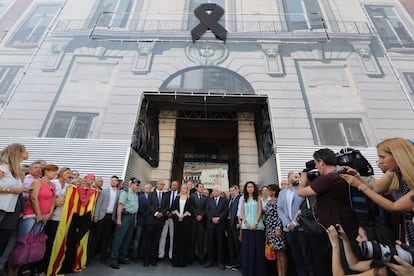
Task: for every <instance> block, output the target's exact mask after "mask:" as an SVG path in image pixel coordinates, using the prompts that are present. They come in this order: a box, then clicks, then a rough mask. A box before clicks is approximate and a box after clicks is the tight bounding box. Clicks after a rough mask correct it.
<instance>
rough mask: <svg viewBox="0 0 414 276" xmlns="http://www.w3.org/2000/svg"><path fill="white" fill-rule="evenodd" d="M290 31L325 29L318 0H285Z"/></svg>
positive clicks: (284, 4)
mask: <svg viewBox="0 0 414 276" xmlns="http://www.w3.org/2000/svg"><path fill="white" fill-rule="evenodd" d="M283 6H284V10H285V14H286V16H285V18H286V21H287V25H288V30H289V31H294V30H313V29H324V26H323V24H322V12H321V8H320V6H319V3H318V0H283Z"/></svg>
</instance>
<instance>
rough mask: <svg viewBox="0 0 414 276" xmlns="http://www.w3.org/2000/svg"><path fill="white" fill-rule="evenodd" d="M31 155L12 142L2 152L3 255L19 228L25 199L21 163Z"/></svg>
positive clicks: (0, 207) (0, 225)
mask: <svg viewBox="0 0 414 276" xmlns="http://www.w3.org/2000/svg"><path fill="white" fill-rule="evenodd" d="M28 157H29V153H28V152H27V151H26V148H25V146H23V145H22V144H11V145H8V146H7V147H5V148H4V149H3V151H2V152H1V154H0V256H1V255H3V253H4V249H5V248H6V246H7V244H8V242H9V239H10V236H11V234H12V232H13V231H14V230H15V229H16V228H17V223H18V221H19V217H20V214H21V212H22V210H23V205H24V199H23V197H22V195H21V193H22V192H27V191H29V189H27V188H23V184H22V169H21V165H20V163H21V162H22V161H23V160H26V159H27V158H28Z"/></svg>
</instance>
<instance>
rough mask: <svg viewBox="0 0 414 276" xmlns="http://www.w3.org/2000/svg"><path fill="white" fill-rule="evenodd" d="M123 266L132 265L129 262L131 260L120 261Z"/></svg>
mask: <svg viewBox="0 0 414 276" xmlns="http://www.w3.org/2000/svg"><path fill="white" fill-rule="evenodd" d="M119 262H120V263H121V264H130V263H131V262H130V261H129V259H123V260H120V261H119Z"/></svg>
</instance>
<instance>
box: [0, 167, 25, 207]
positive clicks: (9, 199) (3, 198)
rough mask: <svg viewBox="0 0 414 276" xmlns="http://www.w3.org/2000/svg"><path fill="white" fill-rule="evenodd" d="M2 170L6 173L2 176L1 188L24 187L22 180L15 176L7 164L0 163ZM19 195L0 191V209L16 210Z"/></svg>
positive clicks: (0, 179) (0, 169) (0, 180)
mask: <svg viewBox="0 0 414 276" xmlns="http://www.w3.org/2000/svg"><path fill="white" fill-rule="evenodd" d="M0 171H2V172H3V173H4V176H3V177H2V178H0V189H10V188H21V187H22V185H23V184H22V181H21V180H20V179H19V178H14V177H13V175H12V174H11V172H10V169H9V166H8V165H7V164H2V165H0ZM18 197H19V195H18V194H11V193H0V210H3V211H6V212H14V210H15V209H16V203H17V198H18Z"/></svg>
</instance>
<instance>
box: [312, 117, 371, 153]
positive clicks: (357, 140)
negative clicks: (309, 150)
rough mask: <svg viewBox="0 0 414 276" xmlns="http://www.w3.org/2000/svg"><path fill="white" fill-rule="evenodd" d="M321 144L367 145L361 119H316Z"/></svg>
mask: <svg viewBox="0 0 414 276" xmlns="http://www.w3.org/2000/svg"><path fill="white" fill-rule="evenodd" d="M315 121H316V126H317V128H318V133H319V138H320V143H321V145H333V146H362V147H366V146H367V139H366V138H365V135H364V131H363V129H362V124H361V119H316V120H315Z"/></svg>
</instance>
